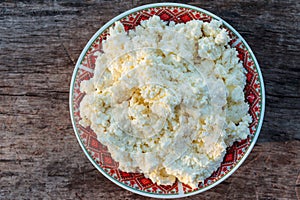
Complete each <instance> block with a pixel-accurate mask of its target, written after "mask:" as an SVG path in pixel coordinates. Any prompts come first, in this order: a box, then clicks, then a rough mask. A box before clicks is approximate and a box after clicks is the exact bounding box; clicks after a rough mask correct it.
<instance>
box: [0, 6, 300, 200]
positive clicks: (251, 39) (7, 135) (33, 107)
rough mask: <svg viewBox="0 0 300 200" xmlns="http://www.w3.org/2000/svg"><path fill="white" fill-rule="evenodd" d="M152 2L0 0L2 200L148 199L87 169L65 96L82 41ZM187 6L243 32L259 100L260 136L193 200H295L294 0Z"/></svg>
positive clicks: (299, 191)
mask: <svg viewBox="0 0 300 200" xmlns="http://www.w3.org/2000/svg"><path fill="white" fill-rule="evenodd" d="M155 2H158V1H152V0H142V1H139V2H137V1H124V0H118V1H93V0H90V1H77V0H76V1H73V0H64V1H45V2H42V1H1V3H0V122H1V124H0V199H147V198H145V197H142V196H139V195H136V194H133V193H131V192H128V191H126V190H124V189H122V188H120V187H118V186H116V185H115V184H113V183H112V182H110V181H109V180H108V179H106V178H105V177H104V176H103V175H102V174H101V173H100V172H98V171H97V170H96V169H95V168H94V167H93V166H92V164H91V163H90V162H89V161H88V159H87V158H86V156H85V155H84V153H83V151H82V150H81V148H80V146H79V144H78V142H77V140H76V137H75V135H74V132H73V129H72V125H71V121H70V117H69V108H68V95H69V83H70V79H71V75H72V72H73V68H74V65H75V62H76V60H77V58H78V56H79V54H80V52H81V51H82V49H83V48H84V46H85V44H86V43H87V41H88V40H89V38H90V37H91V36H92V35H93V34H94V33H95V32H96V31H97V30H98V29H99V28H100V27H101V26H102V25H104V24H105V23H106V22H107V21H108V20H110V19H111V18H113V17H114V16H116V15H118V14H120V13H122V12H124V11H126V10H128V9H130V8H133V7H136V6H139V5H143V4H147V3H155ZM175 2H179V1H175ZM188 4H190V5H195V6H198V7H201V8H204V9H207V10H209V11H211V12H213V13H215V14H217V15H218V16H220V17H221V18H223V19H224V20H226V21H227V22H229V23H230V24H232V25H233V26H234V27H235V28H236V29H237V30H238V31H239V32H240V33H241V34H242V36H243V37H244V38H245V39H246V41H248V43H249V45H250V46H251V47H252V50H253V51H254V52H255V55H256V57H257V59H258V61H259V63H260V66H261V69H262V72H263V75H264V79H265V86H266V95H267V99H266V115H265V120H264V124H263V128H262V131H261V134H260V137H259V139H258V142H257V144H256V145H255V147H254V149H253V151H252V153H251V154H250V156H249V157H248V158H247V160H246V161H245V163H244V164H243V165H242V166H241V167H240V168H239V169H238V170H237V171H236V172H235V173H234V174H233V175H232V176H231V177H230V178H228V179H227V180H226V181H224V182H223V183H221V184H220V185H218V186H217V187H215V188H213V189H211V190H209V191H207V192H204V193H202V194H199V195H195V196H193V198H194V199H209V198H211V199H297V198H298V199H299V198H300V174H299V172H300V91H299V90H300V74H299V71H300V54H299V52H300V16H299V13H300V4H299V1H297V0H290V1H283V0H282V1H260V0H256V1H242V0H230V1H225V0H222V1H189V2H188ZM297 195H298V196H297ZM149 199H150V198H149Z"/></svg>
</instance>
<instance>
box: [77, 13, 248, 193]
mask: <svg viewBox="0 0 300 200" xmlns="http://www.w3.org/2000/svg"><path fill="white" fill-rule="evenodd" d="M109 34H110V36H109V37H108V38H107V40H105V41H104V42H103V52H104V53H98V54H97V55H96V56H97V61H96V68H95V71H94V76H93V78H91V79H90V80H87V81H83V82H81V86H80V89H81V91H82V92H85V96H84V98H83V100H82V101H81V104H80V111H81V112H80V114H81V118H82V119H81V121H80V123H81V125H83V126H90V127H91V128H92V129H93V130H94V132H95V133H96V134H97V138H98V140H99V141H100V142H101V143H103V144H105V145H107V147H108V149H109V151H110V153H111V155H112V157H113V158H114V159H115V160H116V161H118V162H119V168H120V169H121V170H124V171H127V172H142V173H144V174H145V176H146V177H149V178H150V179H151V180H152V181H153V182H156V183H158V184H164V185H170V184H173V183H174V182H175V180H176V179H178V180H179V181H181V182H183V183H185V184H188V185H190V186H191V187H193V188H195V187H197V185H198V183H199V182H200V181H203V180H204V179H205V178H207V177H209V176H210V175H211V174H212V172H213V171H215V170H216V169H217V168H218V167H219V166H220V163H221V162H222V160H223V157H224V155H225V153H226V148H227V147H228V146H230V145H232V143H233V142H234V141H237V140H241V139H245V138H247V136H248V135H249V128H248V125H249V123H250V122H251V121H252V119H251V117H250V115H249V114H248V109H249V108H248V104H247V103H246V102H245V98H244V93H243V88H244V86H245V82H246V80H245V71H244V68H243V66H242V63H241V62H240V61H239V59H238V57H237V51H236V50H235V49H234V48H231V47H230V46H229V45H228V42H229V41H230V39H229V36H228V34H227V32H226V30H225V29H223V28H221V22H219V21H216V20H212V21H211V22H210V23H207V22H202V21H198V20H193V21H190V22H187V23H186V24H183V23H181V24H175V23H174V22H170V23H169V24H167V23H166V22H163V21H161V20H160V18H159V17H158V16H153V17H152V18H150V19H149V20H147V21H143V22H142V23H141V25H140V26H137V27H136V28H135V30H130V31H129V32H126V31H125V30H124V27H123V25H122V24H121V23H120V22H116V23H115V25H114V27H112V28H110V31H109Z"/></svg>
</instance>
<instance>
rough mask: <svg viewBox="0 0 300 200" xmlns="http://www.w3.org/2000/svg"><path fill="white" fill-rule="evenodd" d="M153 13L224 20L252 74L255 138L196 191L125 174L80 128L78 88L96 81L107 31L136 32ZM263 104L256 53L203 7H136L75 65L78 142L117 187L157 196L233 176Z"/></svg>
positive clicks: (230, 152) (249, 90)
mask: <svg viewBox="0 0 300 200" xmlns="http://www.w3.org/2000/svg"><path fill="white" fill-rule="evenodd" d="M153 15H158V16H160V18H161V19H162V20H164V21H174V22H175V23H182V22H183V23H185V22H188V21H190V20H193V19H198V20H203V21H210V20H212V19H217V20H221V21H222V22H223V25H224V27H225V28H226V29H227V30H228V31H229V35H230V37H231V42H230V45H231V46H232V47H235V48H236V49H237V51H238V56H239V58H240V60H241V61H243V65H244V68H245V69H246V70H247V74H246V76H247V83H246V86H245V89H244V93H245V96H246V99H247V101H248V103H249V105H250V109H249V113H250V115H251V116H252V118H253V121H252V123H251V124H250V126H249V129H250V133H251V135H250V136H249V137H248V138H247V139H245V140H242V141H240V142H235V143H234V144H233V145H232V146H231V147H229V148H228V149H227V153H226V155H225V157H224V160H223V162H222V163H221V165H220V167H219V168H218V170H217V171H215V172H214V173H213V174H212V175H211V176H210V177H209V178H207V179H206V180H205V181H204V182H200V183H199V186H198V188H196V189H192V188H191V187H189V186H188V185H185V184H182V183H180V182H178V181H177V182H176V183H174V184H173V185H172V186H162V185H157V184H155V183H153V182H152V181H151V180H150V179H148V178H145V177H144V175H143V174H141V173H126V172H123V171H121V170H119V169H118V163H117V162H115V161H114V160H113V159H112V157H111V155H110V153H109V152H108V149H107V147H106V146H104V145H102V144H101V143H100V142H98V140H97V137H96V134H95V133H94V132H93V131H92V130H91V129H90V128H84V127H82V126H81V125H80V124H79V120H80V108H79V104H80V102H81V100H82V98H83V96H84V94H83V93H81V92H80V90H79V88H80V82H81V81H82V80H87V79H90V78H91V77H93V70H94V68H95V59H96V56H95V55H94V54H95V52H97V51H101V46H102V45H101V43H102V41H103V40H105V39H106V36H107V35H108V28H109V27H110V26H112V25H113V24H114V23H115V22H116V21H120V22H121V23H122V24H123V25H124V27H125V29H126V30H130V29H134V28H135V27H136V26H137V25H139V24H140V22H141V21H142V20H147V19H148V18H149V17H151V16H153ZM264 106H265V93H264V84H263V78H262V74H261V71H260V68H259V66H258V63H257V61H256V58H255V56H254V54H253V52H252V51H251V49H250V47H249V46H248V44H247V43H246V41H245V40H244V39H243V38H242V36H241V35H240V34H239V33H238V32H237V31H236V30H235V29H234V28H232V27H231V26H230V25H229V24H228V23H226V22H225V21H224V20H222V19H220V18H219V17H217V16H216V15H214V14H212V13H210V12H208V11H206V10H203V9H201V8H197V7H194V6H189V5H185V4H177V3H158V4H149V5H145V6H141V7H137V8H134V9H131V10H129V11H127V12H124V13H122V14H120V15H119V16H117V17H115V18H113V19H112V20H110V21H109V22H108V23H106V24H105V25H104V26H103V27H102V28H100V29H99V30H98V31H97V32H96V34H95V35H94V36H93V37H92V38H91V39H90V41H89V42H88V43H87V45H86V46H85V48H84V49H83V51H82V53H81V55H80V57H79V59H78V61H77V63H76V67H75V69H74V72H73V76H72V81H71V86H70V114H71V120H72V124H73V128H74V131H75V134H76V137H77V139H78V142H79V144H80V146H81V147H82V149H83V151H84V153H85V154H86V156H87V157H88V158H89V160H90V161H91V162H92V163H93V165H94V166H95V167H96V168H97V169H98V170H99V171H100V172H101V173H102V174H103V175H104V176H105V177H107V178H108V179H109V180H111V181H112V182H114V183H115V184H117V185H119V186H121V187H123V188H125V189H127V190H129V191H132V192H134V193H137V194H140V195H144V196H149V197H157V198H178V197H186V196H190V195H194V194H198V193H200V192H204V191H206V190H208V189H210V188H212V187H214V186H216V185H217V184H219V183H221V182H222V181H224V180H225V179H226V178H228V177H229V176H230V175H231V174H232V173H233V172H234V171H235V170H237V168H238V167H239V166H240V165H241V164H242V162H243V161H244V160H245V159H246V157H247V156H248V155H249V153H250V151H251V150H252V148H253V146H254V144H255V142H256V140H257V138H258V135H259V132H260V129H261V126H262V122H263V116H264Z"/></svg>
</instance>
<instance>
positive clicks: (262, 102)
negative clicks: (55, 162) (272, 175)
mask: <svg viewBox="0 0 300 200" xmlns="http://www.w3.org/2000/svg"><path fill="white" fill-rule="evenodd" d="M172 6H174V7H182V8H188V9H191V10H195V11H199V12H202V13H204V14H206V15H208V16H210V17H212V18H214V19H217V20H219V21H221V22H222V23H223V24H224V25H225V26H226V27H227V28H228V29H230V30H231V31H232V32H233V33H234V34H235V35H236V36H237V37H238V38H239V39H240V40H241V42H242V43H243V45H244V46H245V48H246V49H247V50H248V52H249V55H250V57H251V58H252V60H253V62H254V66H255V69H256V70H257V74H258V79H259V82H260V95H261V96H260V97H261V103H260V106H261V111H260V116H259V121H258V124H257V129H256V132H255V134H254V137H253V138H252V141H251V143H250V145H249V147H248V148H247V150H246V152H245V154H244V155H243V157H242V158H241V159H240V160H239V161H238V162H237V163H236V165H234V166H233V168H232V169H231V170H230V171H229V172H228V173H227V174H225V175H224V176H223V177H221V178H220V179H218V180H217V181H216V182H214V183H213V184H211V185H209V186H206V187H204V188H202V189H199V190H197V191H193V192H188V193H180V191H179V192H178V194H156V193H149V192H146V191H141V190H137V189H134V188H131V187H129V186H128V185H126V184H124V183H122V182H119V181H118V180H117V179H115V178H113V177H111V176H110V175H109V174H107V172H106V171H104V170H103V169H102V168H101V167H100V166H99V165H98V164H97V163H96V162H95V160H94V159H93V158H92V157H91V155H90V154H89V152H88V151H87V149H86V147H85V145H84V144H83V142H82V140H81V138H80V136H79V133H78V130H77V127H76V124H75V119H74V109H73V94H74V92H73V91H74V84H75V79H76V75H77V72H78V69H79V66H80V65H81V62H82V60H83V59H84V57H85V55H86V53H87V52H88V50H89V48H90V47H91V45H92V44H93V43H94V41H95V40H96V39H97V38H98V36H99V35H101V34H102V33H103V32H104V31H105V30H106V29H107V28H109V27H110V26H111V25H113V24H114V23H115V22H116V21H118V20H120V19H122V18H124V17H126V16H128V15H129V14H132V13H135V12H138V11H140V10H145V9H149V8H153V7H172ZM69 111H70V117H71V121H72V126H73V130H74V133H75V135H76V138H77V140H78V142H79V144H80V146H81V148H82V150H83V152H84V154H85V155H86V156H87V157H88V159H89V161H90V162H91V163H92V164H93V165H94V167H95V168H96V169H97V170H98V171H100V172H101V173H102V174H103V175H104V176H105V177H106V178H107V179H109V180H110V181H112V182H113V183H114V184H116V185H118V186H120V187H122V188H124V189H126V190H128V191H131V192H133V193H136V194H139V195H143V196H147V197H154V198H168V199H171V198H181V197H188V196H191V195H195V194H199V193H202V192H205V191H207V190H209V189H211V188H213V187H215V186H217V185H218V184H220V183H221V182H223V181H224V180H225V179H227V178H228V177H230V176H231V175H232V174H233V173H234V172H235V171H236V170H237V169H238V168H239V167H240V166H241V165H242V163H243V162H244V161H245V160H246V158H247V157H248V156H249V154H250V152H251V151H252V149H253V147H254V145H255V144H256V142H257V139H258V136H259V134H260V131H261V127H262V124H263V119H264V113H265V88H264V81H263V76H262V73H261V70H260V67H259V64H258V62H257V59H256V57H255V55H254V53H253V51H252V50H251V48H250V46H249V45H248V43H247V42H246V41H245V39H244V38H243V37H242V36H241V35H240V34H239V33H238V32H237V31H236V30H235V29H234V28H233V27H232V26H231V25H230V24H228V23H227V22H226V21H224V20H223V19H222V18H220V17H218V16H217V15H215V14H213V13H211V12H210V11H207V10H205V9H203V8H199V7H196V6H191V5H188V4H182V3H153V4H146V5H142V6H138V7H135V8H132V9H130V10H127V11H125V12H123V13H121V14H119V15H117V16H116V17H114V18H113V19H111V20H110V21H108V22H107V23H105V24H104V25H103V26H102V27H101V28H100V29H98V31H97V32H96V33H95V34H94V35H93V36H92V37H91V38H90V39H89V41H88V43H87V44H86V45H85V47H84V49H83V50H82V51H81V53H80V56H79V57H78V59H77V62H76V65H75V68H74V70H73V73H72V78H71V82H70V91H69Z"/></svg>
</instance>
